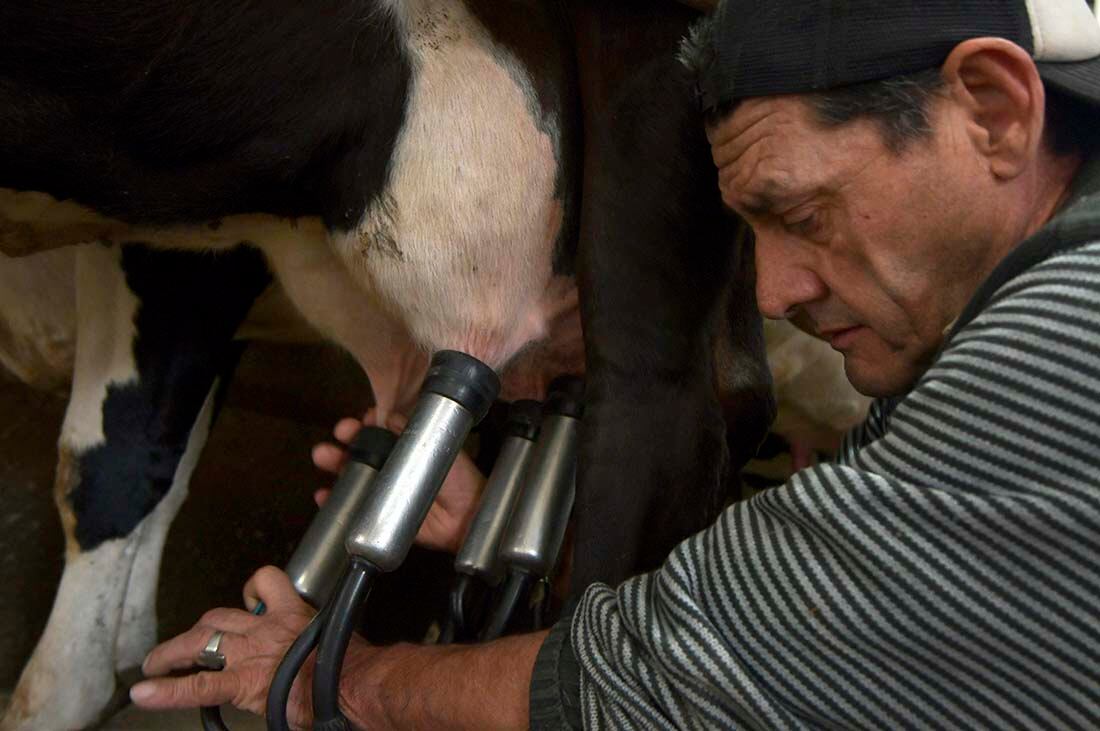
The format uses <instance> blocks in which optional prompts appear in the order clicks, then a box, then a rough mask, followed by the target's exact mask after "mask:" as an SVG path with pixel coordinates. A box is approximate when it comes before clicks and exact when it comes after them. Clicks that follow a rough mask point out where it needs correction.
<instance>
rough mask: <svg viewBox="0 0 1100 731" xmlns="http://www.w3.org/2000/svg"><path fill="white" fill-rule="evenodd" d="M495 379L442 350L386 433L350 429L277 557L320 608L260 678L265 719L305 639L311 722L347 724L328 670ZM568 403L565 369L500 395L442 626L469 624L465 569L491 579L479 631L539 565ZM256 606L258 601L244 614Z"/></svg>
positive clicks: (552, 540)
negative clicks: (327, 487) (338, 460)
mask: <svg viewBox="0 0 1100 731" xmlns="http://www.w3.org/2000/svg"><path fill="white" fill-rule="evenodd" d="M499 390H500V381H499V379H498V378H497V375H496V374H495V373H494V372H493V370H492V369H491V368H489V367H488V366H487V365H485V364H484V363H482V362H481V361H479V360H477V359H476V358H473V357H471V356H469V355H466V354H463V353H459V352H455V351H442V352H439V353H437V354H436V355H435V357H434V358H433V359H432V363H431V367H430V369H429V371H428V375H427V377H426V378H425V381H424V385H423V387H422V388H421V393H420V397H419V399H418V401H417V404H416V406H415V408H414V409H413V412H412V414H411V416H410V418H409V422H408V425H407V426H406V428H405V430H404V432H403V433H402V434H401V435H400V437H394V436H393V435H392V434H391V433H389V432H386V431H385V430H382V429H378V428H373V427H366V428H364V429H363V430H361V431H360V432H359V434H358V435H357V436H356V439H355V440H354V442H353V444H352V445H351V447H350V450H349V462H348V464H347V466H346V467H345V468H344V470H343V471H342V472H341V475H340V477H339V479H338V480H337V482H336V485H335V487H334V488H333V492H332V495H331V496H330V497H329V499H328V500H327V501H326V502H325V504H324V505H323V506H322V508H321V510H320V511H319V513H318V515H317V516H316V518H315V519H314V521H313V522H312V523H311V525H310V527H309V530H308V531H307V532H306V535H305V536H304V537H303V539H302V542H301V543H300V545H299V547H298V549H297V550H296V551H295V553H294V555H293V557H292V558H291V560H290V562H289V563H288V565H287V573H288V574H289V576H290V578H291V581H292V582H293V584H294V587H295V589H297V591H298V592H299V593H300V594H301V595H302V596H303V597H304V598H305V599H306V600H307V601H309V602H310V603H311V604H313V605H314V606H315V607H318V608H319V609H320V611H319V612H318V613H317V614H316V615H315V616H314V618H313V620H312V621H311V622H310V624H309V625H308V626H307V627H306V629H305V630H304V631H303V632H302V634H301V635H300V636H299V637H298V639H297V640H295V642H294V643H293V644H292V645H291V647H290V648H289V649H288V650H287V652H286V655H285V656H284V657H283V660H282V662H281V663H280V665H279V667H278V669H277V671H276V673H275V676H274V678H273V679H272V683H271V688H270V690H269V692H268V698H267V708H266V715H267V725H268V729H269V731H289V725H288V723H287V702H288V700H289V697H290V689H291V686H292V685H293V683H294V679H295V677H296V676H297V674H298V671H299V670H300V669H301V667H302V665H303V664H304V663H305V661H306V658H308V657H309V655H310V653H311V652H312V651H313V650H314V649H315V648H316V650H317V661H316V666H315V669H314V676H313V714H314V726H313V727H314V729H316V730H323V731H330V730H331V731H336V730H338V729H348V728H350V726H349V724H348V721H347V719H346V718H345V717H344V716H343V714H342V713H341V711H340V708H339V703H338V701H339V680H340V672H341V669H342V666H343V660H344V654H345V652H346V651H347V647H348V644H349V642H350V639H351V634H352V630H353V628H354V620H355V617H356V615H357V613H358V610H359V608H360V606H361V605H362V604H363V603H364V602H365V601H366V598H367V595H368V594H369V592H370V589H371V584H372V582H373V580H374V579H375V577H377V576H378V574H380V573H384V572H389V571H393V570H394V569H396V568H397V567H398V566H400V565H401V564H402V563H403V562H404V560H405V557H406V556H407V554H408V552H409V549H410V548H411V547H412V544H413V541H414V539H415V537H416V534H417V533H418V532H419V529H420V526H421V524H422V523H423V521H424V518H425V517H426V516H427V514H428V511H429V509H430V508H431V506H432V503H433V502H434V501H435V498H436V495H437V494H438V492H439V489H440V487H441V486H442V485H443V481H444V479H445V478H446V476H447V473H448V472H449V471H450V469H451V466H452V465H453V463H454V461H455V458H456V457H457V455H458V452H459V450H460V449H461V448H462V445H463V443H464V442H465V440H466V437H467V436H468V434H469V432H470V430H471V429H472V428H473V427H474V426H475V425H476V424H477V423H478V422H480V421H481V420H482V419H483V418H484V416H485V415H486V413H487V412H488V410H489V407H490V406H491V405H492V403H493V401H494V400H495V398H496V396H497V393H498V392H499ZM582 408H583V383H582V382H581V381H580V380H579V379H577V378H573V377H563V378H559V379H556V380H555V381H554V382H553V383H552V384H551V386H550V392H549V396H548V398H547V401H546V403H545V404H544V405H543V406H542V407H541V409H540V408H539V404H538V403H537V402H519V403H517V404H514V405H513V407H512V409H511V411H510V412H509V419H508V425H507V427H506V429H507V432H506V438H505V442H504V444H503V445H502V448H501V453H500V455H499V456H498V459H497V462H496V464H495V466H494V468H493V471H492V473H491V475H490V477H489V481H488V482H487V484H486V489H485V493H484V496H483V498H482V504H481V506H480V508H479V511H478V514H477V516H476V518H475V520H474V522H473V524H472V525H471V529H470V531H469V534H468V536H467V539H466V541H465V542H464V543H463V547H462V550H461V551H460V552H459V555H458V556H457V557H456V560H455V568H456V572H457V573H458V580H457V583H456V585H455V587H454V590H453V592H452V597H451V606H452V610H451V617H450V622H449V624H450V625H451V626H452V627H453V630H451V631H450V633H451V634H452V635H453V633H454V631H458V632H460V633H463V634H469V633H471V630H472V629H473V628H472V627H470V626H469V625H470V623H469V622H468V618H467V615H466V611H465V601H466V595H467V592H468V589H469V586H470V584H471V582H473V581H474V580H477V581H480V582H481V583H483V584H485V585H486V586H487V587H490V588H491V587H494V586H498V587H499V586H500V585H501V584H503V591H502V592H501V593H500V595H499V598H498V600H497V602H496V603H495V606H494V607H493V610H492V612H491V614H490V616H489V619H488V622H487V624H486V625H485V626H484V627H483V629H482V631H481V633H480V637H481V638H482V639H493V638H495V637H497V636H499V635H500V634H501V633H502V632H503V630H504V628H505V625H506V624H507V622H508V620H509V618H510V617H511V615H512V613H513V611H514V609H515V607H516V606H517V604H518V602H519V600H520V598H521V596H523V595H524V593H525V592H526V590H527V589H528V588H530V586H531V585H532V583H533V582H535V581H540V580H544V579H546V578H547V577H548V576H549V575H550V573H551V571H552V570H553V568H554V566H555V564H556V562H557V558H558V554H559V553H560V551H561V547H562V542H563V540H564V536H565V529H566V524H567V523H568V519H569V514H570V512H571V510H572V504H573V494H574V490H575V473H576V455H577V443H578V439H579V420H580V417H581V412H582ZM505 575H507V579H506V580H505V579H504V577H505ZM262 611H263V610H262V605H261V607H258V608H257V610H256V611H255V613H261V612H262ZM446 639H449V638H446ZM202 719H203V728H204V729H207V730H208V731H219V730H221V729H225V728H226V726H225V724H224V723H223V722H222V720H221V717H220V715H219V713H218V709H216V708H205V709H203V715H202Z"/></svg>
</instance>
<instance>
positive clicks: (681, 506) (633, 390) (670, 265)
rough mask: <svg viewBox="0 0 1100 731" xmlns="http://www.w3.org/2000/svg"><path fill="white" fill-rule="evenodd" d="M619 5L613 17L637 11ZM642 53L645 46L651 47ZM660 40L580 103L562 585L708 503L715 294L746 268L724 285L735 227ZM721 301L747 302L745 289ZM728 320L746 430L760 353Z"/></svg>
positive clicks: (762, 411) (720, 464)
mask: <svg viewBox="0 0 1100 731" xmlns="http://www.w3.org/2000/svg"><path fill="white" fill-rule="evenodd" d="M611 5H612V6H613V5H614V4H611ZM620 6H622V4H620ZM607 7H609V6H607V5H603V4H599V5H598V12H604V11H605V9H606V8H607ZM622 12H623V14H624V15H625V16H626V17H627V18H628V19H629V17H630V16H631V14H632V13H635V12H638V13H640V12H642V11H641V10H638V11H635V10H633V9H630V8H627V9H624V10H623V11H622ZM580 27H581V28H582V32H583V29H584V27H585V25H584V22H583V21H582V23H581V25H580ZM608 27H609V28H611V27H619V28H621V27H622V25H621V22H616V23H614V24H612V23H608ZM597 37H599V38H602V37H604V36H603V34H597ZM612 37H615V36H612ZM639 37H642V38H645V36H644V35H640V36H639ZM593 45H598V44H593ZM605 45H606V44H605ZM582 48H583V42H582ZM645 50H646V53H647V57H649V58H652V57H653V55H654V54H653V50H652V47H651V48H647V49H645ZM674 50H675V48H674V47H673V48H671V49H669V52H668V53H667V54H665V55H663V56H658V57H657V58H656V59H655V60H654V61H652V62H651V63H649V64H647V65H645V66H644V67H642V70H640V71H638V72H637V73H634V74H633V75H632V76H631V77H628V78H627V79H626V80H625V81H624V82H623V83H622V84H621V86H619V87H618V93H617V96H616V99H617V101H615V102H613V103H612V104H611V105H609V106H608V107H605V109H604V113H603V114H601V115H596V118H593V115H592V106H591V105H590V104H589V101H587V100H586V106H587V107H588V108H587V109H586V117H588V125H587V128H588V129H589V130H590V131H591V132H592V134H591V135H590V137H589V140H588V142H587V143H586V160H585V169H586V175H585V183H586V186H587V187H586V195H585V201H584V208H583V211H582V229H581V251H580V259H579V263H580V266H579V272H578V278H579V282H580V288H581V306H582V313H583V317H584V322H585V347H586V352H587V355H586V358H587V373H588V381H587V392H586V402H587V411H586V414H585V425H584V428H585V435H584V439H583V440H582V447H581V453H580V463H579V468H578V469H579V472H578V484H577V503H576V510H575V513H574V515H575V520H576V533H575V558H574V568H573V587H574V589H575V590H580V589H583V588H584V586H586V585H587V584H589V583H590V582H592V581H605V582H609V583H614V582H618V581H621V580H622V579H624V578H626V577H627V576H629V575H631V574H632V573H635V572H638V571H642V570H648V569H650V568H653V567H655V566H656V565H657V564H659V563H660V561H662V560H663V559H664V557H665V556H666V555H667V553H668V551H669V550H670V549H671V548H672V547H673V546H674V545H675V544H676V543H677V542H678V541H680V540H682V539H683V538H685V537H687V536H688V535H690V534H692V533H694V532H696V531H698V530H700V529H702V528H703V527H704V526H706V525H707V524H708V523H709V522H710V521H711V520H713V519H714V517H715V516H716V515H717V512H718V510H719V508H720V506H721V503H722V500H723V493H722V488H723V485H724V482H725V480H724V474H725V471H726V470H727V469H728V454H727V449H726V444H725V428H724V423H723V419H722V414H721V410H720V408H719V404H718V399H717V396H716V389H715V385H716V379H715V373H714V367H713V347H714V334H715V328H716V326H717V325H718V323H719V322H721V321H724V320H725V317H726V313H723V312H722V311H721V309H722V308H721V305H722V297H721V294H722V292H723V290H724V289H725V287H726V286H727V285H732V286H738V285H740V286H742V287H750V288H751V286H752V285H751V272H749V275H750V278H748V279H747V281H746V280H745V279H742V280H741V281H740V282H737V281H733V282H730V279H731V275H732V273H734V272H743V271H744V268H743V267H735V264H736V260H735V259H734V258H733V257H734V254H735V250H734V244H735V241H736V239H737V235H738V229H737V224H736V222H735V221H733V220H732V219H731V218H730V217H728V216H726V215H724V214H723V212H722V207H721V202H720V200H719V197H718V190H717V184H716V180H715V173H714V167H713V164H712V163H711V161H710V155H709V148H708V146H707V141H706V138H705V136H704V134H703V126H702V120H701V119H700V118H699V115H698V113H697V112H695V111H694V109H695V105H694V103H693V100H692V98H691V92H690V88H691V87H690V84H689V83H688V79H687V77H686V74H685V72H684V69H683V68H682V67H680V65H679V63H678V62H677V61H676V59H675V57H674ZM583 58H584V57H583V56H582V69H583V68H585V67H586V64H585V63H584V61H583ZM596 62H597V63H599V62H600V61H599V59H597V60H596ZM588 68H589V69H591V68H592V67H591V66H588ZM589 90H590V91H591V88H590V89H589ZM735 299H736V301H737V302H741V303H743V304H747V306H748V307H750V308H751V305H752V302H751V300H752V298H751V297H748V298H747V300H748V301H747V302H746V298H745V297H738V298H735ZM750 314H751V313H750ZM742 320H743V324H744V327H745V328H747V329H748V331H749V333H751V332H752V330H753V329H755V333H756V334H755V336H749V337H745V338H743V341H744V343H745V344H746V346H748V347H749V348H755V351H756V352H754V353H750V356H751V357H749V358H748V359H747V362H748V364H749V366H750V367H749V368H748V369H747V371H746V373H745V378H744V379H743V380H744V381H745V385H746V389H747V391H746V393H748V394H750V395H752V397H751V398H749V399H748V400H747V401H746V402H745V405H746V407H747V408H746V415H747V416H748V418H746V419H745V421H744V423H742V424H741V425H740V426H741V427H742V429H743V433H744V434H745V438H746V439H747V440H748V441H750V442H753V441H755V440H756V439H758V438H759V437H760V436H762V435H763V432H764V427H765V426H766V424H767V422H768V420H769V419H770V414H771V410H772V407H771V403H770V391H769V388H768V383H767V379H766V369H764V368H763V367H758V366H756V365H753V364H762V363H763V348H762V339H761V338H760V337H759V328H760V323H759V316H758V315H754V316H753V317H746V318H742ZM753 380H757V381H759V382H760V383H759V386H758V387H756V388H754V387H753V386H752V383H751V382H752V381H753ZM608 516H614V519H608Z"/></svg>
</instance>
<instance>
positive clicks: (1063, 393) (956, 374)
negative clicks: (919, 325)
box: [570, 244, 1100, 729]
mask: <svg viewBox="0 0 1100 731" xmlns="http://www.w3.org/2000/svg"><path fill="white" fill-rule="evenodd" d="M878 414H879V415H878V416H877V417H875V418H879V419H882V420H883V424H884V428H878V429H875V430H874V433H871V434H865V435H864V436H863V437H862V438H861V439H860V440H859V441H860V442H861V446H860V447H859V448H854V449H850V450H848V452H847V453H846V454H845V455H843V456H842V461H841V462H839V463H836V464H828V465H820V466H816V467H813V468H810V469H807V470H803V471H801V472H799V473H797V474H796V475H795V476H794V477H793V478H792V479H791V480H790V481H789V482H788V483H787V484H786V485H784V486H783V487H780V488H775V489H773V490H770V491H767V492H765V493H762V494H760V495H758V496H756V497H754V498H753V499H751V500H749V501H747V502H744V503H739V504H736V505H734V506H732V507H731V508H729V509H728V510H726V511H725V512H724V513H723V514H722V515H721V516H720V517H719V519H718V521H717V522H716V523H715V524H714V525H713V526H712V527H710V528H709V529H707V530H706V531H704V532H702V533H700V534H698V535H696V536H694V537H692V538H690V539H688V540H687V541H685V542H684V543H682V544H681V545H680V546H678V547H677V548H676V549H675V550H674V551H673V553H672V554H671V555H670V557H669V558H668V560H667V562H666V563H665V564H664V566H662V567H661V568H660V569H658V570H657V571H655V572H653V573H650V574H646V575H642V576H639V577H636V578H634V579H631V580H629V581H627V582H625V583H623V584H622V585H620V586H619V587H618V588H616V589H612V588H610V587H607V586H603V585H595V586H593V587H590V588H589V589H588V591H587V592H585V594H584V595H583V597H582V599H581V602H580V604H579V606H578V607H577V610H576V613H575V615H574V617H573V620H572V622H571V626H570V630H571V644H572V649H573V652H574V654H575V656H576V660H577V663H578V667H579V674H580V702H581V717H582V719H583V722H584V726H585V728H590V729H679V728H698V729H713V728H742V727H748V728H765V727H767V728H770V727H781V728H800V727H801V728H810V727H814V728H816V727H831V728H898V727H954V728H989V727H1005V728H1008V727H1013V728H1020V727H1032V728H1054V727H1057V728H1086V727H1089V726H1090V725H1091V726H1093V727H1094V724H1095V723H1096V720H1097V719H1098V718H1100V683H1097V681H1096V679H1097V677H1098V672H1100V670H1098V668H1100V665H1098V660H1097V658H1100V611H1097V603H1098V597H1100V562H1098V561H1097V560H1096V556H1097V555H1100V448H1098V447H1097V439H1098V435H1100V244H1093V245H1090V246H1088V247H1083V248H1081V249H1077V250H1074V251H1071V252H1068V253H1064V254H1060V255H1058V256H1055V257H1052V258H1050V259H1048V260H1047V261H1045V262H1043V263H1042V264H1040V265H1039V266H1036V267H1034V268H1032V269H1031V270H1029V271H1027V272H1025V273H1024V274H1022V275H1020V276H1018V277H1016V278H1015V279H1013V280H1011V281H1010V282H1009V283H1008V284H1006V285H1005V286H1004V287H1003V288H1002V289H1001V290H1000V291H998V293H997V295H996V296H995V297H994V298H993V299H992V300H991V301H990V303H989V305H988V306H987V307H986V309H985V310H984V312H983V313H982V314H981V315H979V316H978V317H977V318H975V319H974V320H973V321H972V322H971V323H970V324H969V325H967V326H966V327H965V328H964V329H963V330H961V331H960V332H959V333H957V334H956V336H955V338H954V339H953V340H952V342H951V343H950V345H949V346H948V347H947V348H946V349H945V350H944V352H943V353H942V354H941V356H940V358H939V359H938V360H937V362H936V364H935V365H934V366H933V368H932V369H930V370H929V372H928V373H927V374H925V376H924V377H923V378H922V379H921V381H920V382H919V383H918V384H917V385H916V387H915V388H914V390H913V391H912V392H911V393H910V394H909V395H908V396H907V397H906V398H905V399H904V400H903V401H901V402H900V403H899V404H898V405H897V406H896V408H894V409H893V410H892V411H891V412H890V413H889V414H888V415H883V414H882V412H881V411H880V412H878Z"/></svg>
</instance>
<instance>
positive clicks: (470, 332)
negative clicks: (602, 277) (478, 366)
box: [334, 0, 561, 366]
mask: <svg viewBox="0 0 1100 731" xmlns="http://www.w3.org/2000/svg"><path fill="white" fill-rule="evenodd" d="M401 6H402V7H401V12H402V14H403V19H404V21H403V25H404V33H405V38H404V41H405V45H406V49H407V53H408V56H409V58H410V60H411V62H412V65H413V78H412V81H411V87H410V90H409V97H408V101H407V108H406V118H405V124H404V127H403V128H402V130H401V133H400V136H399V138H398V140H397V145H396V149H395V152H394V156H393V160H392V164H391V166H390V170H389V178H388V183H387V186H386V189H385V192H384V194H383V195H382V196H381V197H380V198H379V200H377V201H375V202H374V204H373V205H372V206H371V207H370V208H369V210H368V211H367V212H366V214H365V215H364V218H363V220H362V221H361V223H360V224H359V226H358V227H357V229H356V230H354V231H353V232H351V233H350V234H348V235H346V236H338V237H336V238H335V240H334V244H335V246H336V249H337V251H338V252H339V253H340V254H341V255H342V256H343V258H344V260H345V261H346V262H347V263H348V265H349V267H350V268H351V269H352V271H353V272H354V273H356V274H357V275H359V276H360V277H362V278H363V280H364V281H365V282H366V283H368V284H369V286H370V288H371V289H372V290H374V291H375V292H377V293H378V295H379V296H380V297H381V300H382V301H383V303H384V304H385V306H386V307H387V308H389V309H391V310H392V311H394V312H395V313H396V314H398V315H399V316H400V317H401V318H402V319H404V320H405V322H406V324H407V325H408V327H409V330H410V331H411V333H412V335H413V337H414V338H415V339H416V340H417V342H419V343H422V344H424V345H425V346H427V347H429V348H432V349H437V348H445V347H451V348H457V349H461V350H465V351H466V352H469V353H471V354H473V355H475V356H477V357H479V358H481V359H482V360H485V361H486V362H489V363H490V364H492V365H495V366H499V365H500V364H501V363H502V362H503V361H504V360H506V359H507V357H508V356H510V355H511V354H512V353H514V352H515V351H516V350H518V349H519V348H520V347H521V346H522V345H523V344H524V343H525V342H527V341H528V340H531V339H534V338H536V337H539V336H541V335H542V334H543V333H544V330H545V323H543V322H541V321H540V315H539V313H538V308H537V306H536V302H537V300H538V299H539V298H540V297H541V296H542V294H543V291H544V290H545V288H546V286H547V284H548V282H549V279H550V272H551V268H550V266H551V257H552V253H553V247H554V243H555V241H556V239H557V236H558V231H559V229H560V225H561V210H560V206H559V205H558V202H557V201H556V200H555V198H554V186H555V182H556V175H557V154H558V147H559V140H558V136H559V135H558V132H557V130H556V129H555V127H554V123H553V121H552V120H546V119H540V118H539V112H538V108H537V103H536V99H535V95H534V91H533V87H532V85H531V82H530V80H529V78H528V77H527V75H526V73H525V71H524V70H523V68H522V67H521V65H520V64H519V63H518V62H517V61H515V60H514V59H513V58H512V57H511V56H510V54H509V53H508V52H507V51H506V50H504V49H503V48H500V47H498V46H497V45H496V44H495V43H494V42H493V40H492V38H491V37H490V36H489V34H488V32H487V31H486V30H485V29H484V28H483V27H482V26H481V25H480V24H479V23H478V22H477V20H476V19H475V18H474V17H473V16H472V15H471V14H470V13H469V11H468V10H466V8H465V7H464V6H463V4H462V3H453V2H447V3H445V2H433V1H430V0H420V1H417V2H405V3H402V4H401Z"/></svg>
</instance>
